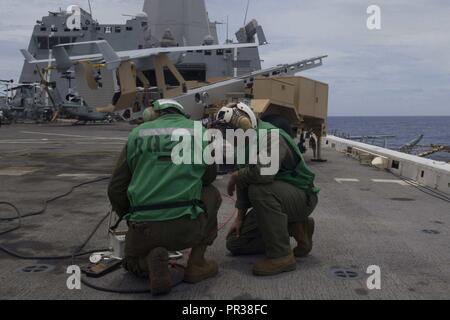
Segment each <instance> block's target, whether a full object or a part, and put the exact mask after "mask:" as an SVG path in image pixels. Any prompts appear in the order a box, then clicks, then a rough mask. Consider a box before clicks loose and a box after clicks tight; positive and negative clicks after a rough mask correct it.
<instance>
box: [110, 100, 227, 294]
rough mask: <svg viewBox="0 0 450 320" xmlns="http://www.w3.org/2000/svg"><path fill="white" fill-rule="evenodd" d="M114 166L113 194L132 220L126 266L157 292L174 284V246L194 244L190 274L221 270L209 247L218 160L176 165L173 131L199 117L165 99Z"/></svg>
mask: <svg viewBox="0 0 450 320" xmlns="http://www.w3.org/2000/svg"><path fill="white" fill-rule="evenodd" d="M144 118H145V121H146V122H145V123H144V124H142V125H141V126H139V127H138V128H136V129H134V130H133V132H132V133H131V134H130V136H129V139H128V143H127V146H126V148H125V149H124V151H123V152H122V155H121V156H120V159H119V161H118V163H117V166H116V169H115V170H114V173H113V177H112V180H111V183H110V186H109V198H110V201H111V203H112V206H113V209H114V211H115V212H116V213H117V214H118V215H119V217H121V218H124V219H126V220H127V222H128V226H129V231H128V234H127V238H126V247H125V259H124V264H123V265H124V267H125V269H127V270H128V271H129V272H131V273H134V274H136V275H138V276H148V277H149V278H150V286H151V289H152V293H153V294H154V295H159V294H166V293H168V292H169V291H170V290H171V287H172V285H173V283H172V280H171V277H170V272H169V257H168V251H180V250H184V249H189V248H192V252H191V255H190V258H189V262H188V266H187V268H186V270H185V277H184V280H185V282H187V283H197V282H200V281H203V280H206V279H208V278H211V277H214V276H216V275H217V273H218V266H217V263H215V262H214V261H207V260H206V259H205V252H206V249H207V247H208V246H211V245H212V244H213V242H214V241H215V239H216V238H217V213H218V211H219V208H220V205H221V201H222V199H221V196H220V193H219V191H218V190H217V189H216V188H215V187H214V186H213V185H212V183H213V182H214V180H215V179H216V175H217V170H216V166H206V165H204V164H198V165H196V164H181V165H176V164H175V163H174V162H173V161H172V158H171V156H172V150H173V149H174V148H175V146H176V145H177V142H174V141H172V133H173V132H174V131H176V130H178V129H186V130H185V132H191V131H193V129H194V127H195V122H194V121H192V120H190V119H188V117H187V115H186V114H185V111H184V108H183V106H182V105H180V104H179V103H178V102H176V101H173V100H159V101H157V102H155V103H154V106H153V107H152V108H149V109H148V110H146V111H145V113H144Z"/></svg>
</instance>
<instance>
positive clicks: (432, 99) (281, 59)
mask: <svg viewBox="0 0 450 320" xmlns="http://www.w3.org/2000/svg"><path fill="white" fill-rule="evenodd" d="M74 3H75V4H77V3H78V4H80V5H82V6H83V7H86V6H87V5H86V1H66V0H63V1H56V0H44V1H43V0H28V1H15V0H1V1H0V6H1V10H0V44H1V46H0V73H1V74H0V78H1V77H2V75H3V74H7V75H8V76H9V77H15V78H17V77H18V73H19V72H20V68H21V67H20V66H21V63H22V61H21V58H20V57H19V55H18V54H16V53H17V52H18V50H19V49H21V48H24V47H26V46H27V45H28V41H29V40H28V39H29V37H30V35H31V30H32V27H33V25H34V22H35V21H36V20H37V19H39V18H40V17H41V16H43V15H46V13H47V11H48V10H56V9H58V8H59V7H62V8H65V7H67V6H68V5H69V4H74ZM92 3H93V9H94V15H95V17H96V18H97V19H98V20H99V21H100V22H102V23H111V22H117V21H121V22H122V21H124V20H125V18H124V17H122V14H123V13H136V12H138V11H140V10H141V8H142V3H143V0H139V1H134V2H131V4H130V2H125V1H120V0H108V1H106V0H93V1H92ZM246 3H247V1H246V0H227V1H223V0H207V5H208V10H209V13H210V17H211V19H214V20H218V21H226V19H227V16H229V21H230V28H229V29H230V34H233V33H234V31H235V30H237V28H238V27H240V26H242V25H243V23H244V15H245V6H246ZM374 3H375V4H377V5H379V6H380V7H381V10H382V30H381V31H369V30H368V29H367V28H366V18H367V15H366V9H367V7H368V6H369V5H371V4H374ZM449 16H450V2H449V1H447V0H428V1H427V0H416V1H409V0H396V1H391V0H375V1H373V0H371V1H368V0H332V1H331V0H329V1H327V0H315V1H312V0H310V1H307V0H284V1H275V0H258V1H252V2H251V6H250V11H249V19H250V18H253V17H254V18H256V19H257V20H258V21H259V22H260V24H261V25H263V27H264V29H265V31H266V34H267V38H268V40H269V41H270V43H271V44H270V45H269V46H266V47H264V48H262V49H261V52H262V58H263V59H264V60H265V65H266V66H270V65H273V64H279V63H287V62H294V61H296V60H300V59H303V58H306V57H310V56H316V55H321V54H328V55H329V56H330V57H329V58H328V59H327V60H326V61H325V65H324V66H323V67H322V68H319V69H315V70H311V71H308V72H306V73H305V75H307V76H310V77H312V78H317V79H319V80H321V81H325V82H328V83H330V86H331V94H330V112H331V114H333V115H344V114H345V115H376V114H378V115H379V114H383V115H394V114H396V115H402V114H405V113H408V114H418V115H419V114H420V115H444V114H446V115H450V107H449V106H448V102H447V101H450V34H449V32H448V30H450V20H449V19H448V17H449ZM219 29H220V33H221V35H222V38H224V37H225V33H226V27H225V26H221V27H219Z"/></svg>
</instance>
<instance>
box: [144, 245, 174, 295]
mask: <svg viewBox="0 0 450 320" xmlns="http://www.w3.org/2000/svg"><path fill="white" fill-rule="evenodd" d="M147 264H148V269H149V278H150V289H151V291H152V295H154V296H159V295H163V294H168V293H170V291H171V290H172V280H171V276H170V271H169V253H168V252H167V250H166V249H164V248H156V249H153V250H152V251H151V252H150V254H149V255H148V256H147Z"/></svg>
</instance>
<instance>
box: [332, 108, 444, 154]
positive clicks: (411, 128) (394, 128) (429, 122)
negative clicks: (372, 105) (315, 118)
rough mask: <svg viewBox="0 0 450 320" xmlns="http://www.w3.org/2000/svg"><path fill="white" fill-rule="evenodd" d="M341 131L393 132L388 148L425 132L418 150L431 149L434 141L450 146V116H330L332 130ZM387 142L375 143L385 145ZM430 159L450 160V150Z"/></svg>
mask: <svg viewBox="0 0 450 320" xmlns="http://www.w3.org/2000/svg"><path fill="white" fill-rule="evenodd" d="M334 131H338V132H339V133H345V134H348V135H351V136H369V135H393V136H395V138H393V139H389V140H388V142H389V144H388V148H389V149H393V150H398V149H399V148H400V147H401V146H403V145H405V144H407V143H408V142H410V141H412V140H414V139H415V138H417V137H418V136H419V135H421V134H423V135H424V138H423V140H422V141H421V142H420V143H419V145H420V147H419V148H417V149H416V150H414V152H417V153H418V152H419V151H424V150H428V149H431V148H429V146H430V145H431V144H442V145H446V146H450V117H448V116H447V117H330V118H329V119H328V132H330V133H332V132H334ZM383 143H384V142H378V143H377V142H375V144H378V145H382V144H383ZM430 158H432V159H435V160H441V161H446V162H449V161H450V153H447V152H440V153H437V154H434V155H433V156H431V157H430Z"/></svg>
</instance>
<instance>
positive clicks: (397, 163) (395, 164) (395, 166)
mask: <svg viewBox="0 0 450 320" xmlns="http://www.w3.org/2000/svg"><path fill="white" fill-rule="evenodd" d="M392 169H397V170H398V169H400V162H399V161H396V160H394V161H392Z"/></svg>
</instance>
